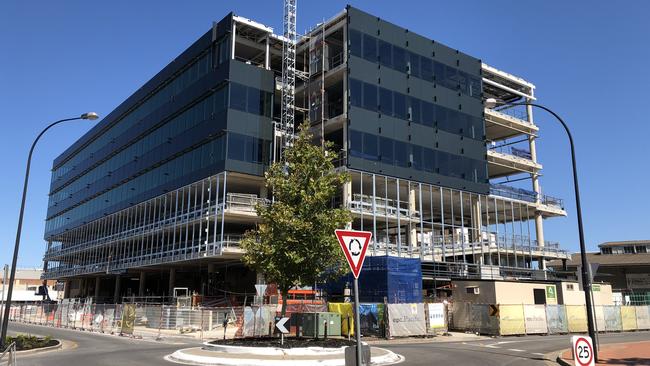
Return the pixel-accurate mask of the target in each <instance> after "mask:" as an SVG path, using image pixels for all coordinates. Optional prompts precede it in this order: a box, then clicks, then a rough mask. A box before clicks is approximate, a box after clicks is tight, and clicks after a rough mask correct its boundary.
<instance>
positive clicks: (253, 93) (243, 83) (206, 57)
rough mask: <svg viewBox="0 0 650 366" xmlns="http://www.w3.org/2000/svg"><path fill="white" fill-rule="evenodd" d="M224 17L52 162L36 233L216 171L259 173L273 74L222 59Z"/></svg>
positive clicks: (266, 149) (226, 42) (225, 55)
mask: <svg viewBox="0 0 650 366" xmlns="http://www.w3.org/2000/svg"><path fill="white" fill-rule="evenodd" d="M231 21H232V19H231V16H227V17H226V18H224V19H223V20H222V21H221V22H219V24H217V25H216V27H215V30H213V31H210V32H207V33H206V34H205V35H204V36H203V37H201V38H200V39H199V40H198V41H197V42H195V43H194V44H193V45H192V46H191V47H190V48H188V49H187V50H186V51H185V52H184V53H183V54H181V56H179V57H178V58H177V59H176V60H175V61H174V62H172V63H171V64H170V65H169V66H167V67H166V68H165V69H163V70H162V71H161V72H160V73H159V74H158V75H156V76H155V77H154V78H153V79H152V80H150V81H149V82H148V83H147V84H145V86H143V87H142V88H141V89H140V90H138V92H136V93H135V94H134V95H133V96H131V97H130V98H129V99H127V101H125V102H124V103H123V104H122V105H120V106H119V107H118V108H117V109H116V110H115V111H113V112H112V113H110V114H109V115H108V116H107V117H106V118H105V119H104V120H103V121H102V122H100V123H99V124H98V125H97V126H95V128H93V129H92V130H91V131H90V132H89V133H88V134H86V135H85V136H83V137H82V138H81V139H80V140H79V141H77V142H76V143H75V144H73V146H71V147H70V148H68V149H67V150H66V151H65V152H64V153H63V154H62V155H61V156H59V157H58V158H57V159H56V160H55V162H54V167H53V170H52V183H51V189H50V199H49V204H48V212H47V217H46V229H45V238H46V239H48V238H49V237H52V236H54V235H57V234H60V233H62V232H64V231H66V230H68V229H71V228H74V227H77V226H80V225H84V224H86V223H88V222H90V221H93V220H95V219H98V218H100V217H103V216H105V215H108V214H111V213H114V212H116V211H119V210H121V209H123V208H126V207H130V206H133V205H135V204H137V203H139V202H142V201H144V200H147V199H150V198H152V197H155V196H158V195H161V194H163V193H165V192H168V191H171V190H174V189H176V188H178V187H181V186H184V185H187V184H190V183H192V182H195V181H197V180H200V179H202V178H205V177H208V176H211V175H214V174H217V173H219V172H222V171H225V170H234V171H239V172H242V173H248V174H261V172H263V170H264V166H265V165H267V164H268V162H269V160H270V158H269V155H270V135H271V126H272V125H271V116H272V106H273V87H274V85H273V73H272V72H271V71H269V70H264V69H260V68H258V67H255V66H252V65H246V64H244V63H242V62H239V61H235V60H230V59H229V55H230V53H229V47H230V33H229V31H230V29H232V28H231V27H230V25H229V24H231ZM143 90H144V91H145V93H143V92H142V91H143ZM231 141H232V144H231ZM240 149H241V151H240Z"/></svg>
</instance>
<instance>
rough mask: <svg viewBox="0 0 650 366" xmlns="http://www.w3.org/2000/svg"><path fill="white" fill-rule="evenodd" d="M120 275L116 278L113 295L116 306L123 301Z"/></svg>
mask: <svg viewBox="0 0 650 366" xmlns="http://www.w3.org/2000/svg"><path fill="white" fill-rule="evenodd" d="M120 280H121V278H120V275H116V276H115V292H114V293H113V302H114V303H115V304H117V303H119V302H120V301H121V300H122V299H121V297H120V294H121V293H122V289H121V288H120Z"/></svg>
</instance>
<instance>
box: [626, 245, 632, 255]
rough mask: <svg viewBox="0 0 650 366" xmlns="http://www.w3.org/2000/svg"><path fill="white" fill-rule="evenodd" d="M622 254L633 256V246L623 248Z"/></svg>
mask: <svg viewBox="0 0 650 366" xmlns="http://www.w3.org/2000/svg"><path fill="white" fill-rule="evenodd" d="M623 253H625V254H633V253H634V246H631V245H626V246H624V247H623Z"/></svg>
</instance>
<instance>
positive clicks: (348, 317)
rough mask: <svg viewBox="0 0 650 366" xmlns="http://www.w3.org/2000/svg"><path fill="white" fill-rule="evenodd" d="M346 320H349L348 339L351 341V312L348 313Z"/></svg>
mask: <svg viewBox="0 0 650 366" xmlns="http://www.w3.org/2000/svg"><path fill="white" fill-rule="evenodd" d="M346 320H347V322H348V341H350V340H351V337H350V334H351V332H350V314H348V316H347V318H346Z"/></svg>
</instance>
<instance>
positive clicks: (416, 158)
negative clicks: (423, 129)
mask: <svg viewBox="0 0 650 366" xmlns="http://www.w3.org/2000/svg"><path fill="white" fill-rule="evenodd" d="M411 165H412V166H413V168H415V169H417V170H423V169H422V147H420V146H417V145H413V146H412V147H411Z"/></svg>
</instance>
